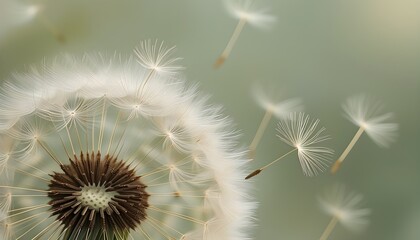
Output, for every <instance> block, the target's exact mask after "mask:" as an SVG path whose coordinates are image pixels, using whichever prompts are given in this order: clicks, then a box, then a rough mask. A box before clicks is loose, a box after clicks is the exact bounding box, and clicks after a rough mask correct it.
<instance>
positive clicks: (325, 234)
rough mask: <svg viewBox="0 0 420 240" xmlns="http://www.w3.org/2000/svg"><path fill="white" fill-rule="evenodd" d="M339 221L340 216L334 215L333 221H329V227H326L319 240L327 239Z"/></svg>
mask: <svg viewBox="0 0 420 240" xmlns="http://www.w3.org/2000/svg"><path fill="white" fill-rule="evenodd" d="M337 223H338V218H337V217H335V216H334V217H333V218H332V219H331V221H330V222H329V223H328V225H327V227H326V228H325V230H324V232H323V233H322V235H321V237H320V238H319V240H327V239H328V237H329V236H330V235H331V233H332V231H333V230H334V228H335V226H336V225H337Z"/></svg>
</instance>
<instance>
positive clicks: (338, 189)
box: [318, 184, 371, 239]
mask: <svg viewBox="0 0 420 240" xmlns="http://www.w3.org/2000/svg"><path fill="white" fill-rule="evenodd" d="M318 201H319V204H320V206H321V208H322V210H323V211H324V212H325V213H326V214H328V215H330V216H331V217H332V219H331V221H330V223H329V224H328V226H327V228H326V229H325V231H324V233H323V234H322V237H321V239H327V238H328V236H329V235H330V234H331V232H332V230H333V229H334V227H335V225H336V224H337V223H340V224H342V225H343V226H344V227H346V228H348V229H350V230H352V231H360V230H362V229H363V228H365V227H366V226H367V225H368V224H369V220H368V216H369V215H370V213H371V210H370V209H368V208H364V207H363V202H364V200H363V195H361V194H359V193H356V192H348V191H347V189H346V187H345V186H344V185H341V184H336V185H334V186H333V187H332V188H331V189H329V190H328V191H327V192H326V193H325V194H324V195H323V196H320V197H318Z"/></svg>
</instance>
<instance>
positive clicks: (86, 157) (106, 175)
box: [48, 152, 149, 239]
mask: <svg viewBox="0 0 420 240" xmlns="http://www.w3.org/2000/svg"><path fill="white" fill-rule="evenodd" d="M61 169H62V170H63V172H62V173H54V174H52V175H51V182H50V184H49V193H48V196H49V197H50V198H51V201H50V202H49V204H50V205H51V211H52V215H56V216H57V219H58V220H60V221H61V223H62V224H63V225H64V227H65V229H66V234H67V235H66V239H85V238H89V239H95V238H101V237H102V236H106V235H108V236H109V234H117V232H118V234H121V232H127V231H129V230H130V229H135V228H136V227H138V226H139V225H140V224H141V222H142V221H143V220H144V219H146V209H147V208H148V206H149V204H148V202H147V200H148V197H149V194H147V192H146V191H145V188H146V185H144V184H143V183H142V182H141V181H140V176H137V175H136V173H135V170H134V169H132V168H130V167H129V166H128V165H127V164H125V163H124V162H123V161H121V160H117V159H116V158H114V157H112V156H109V155H106V156H105V157H103V158H102V157H101V154H100V153H99V152H98V153H97V154H94V153H91V154H83V153H81V154H80V157H77V156H74V159H70V164H67V165H61ZM92 229H102V230H101V231H100V232H98V231H93V230H92ZM76 233H77V235H75V234H76ZM92 234H96V235H95V236H93V235H92Z"/></svg>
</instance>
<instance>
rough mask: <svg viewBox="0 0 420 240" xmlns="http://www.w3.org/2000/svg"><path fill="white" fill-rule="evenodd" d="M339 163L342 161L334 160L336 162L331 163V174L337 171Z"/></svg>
mask: <svg viewBox="0 0 420 240" xmlns="http://www.w3.org/2000/svg"><path fill="white" fill-rule="evenodd" d="M341 163H342V162H341V161H336V162H335V163H334V164H333V165H332V167H331V173H332V174H335V173H337V171H338V169H340V166H341Z"/></svg>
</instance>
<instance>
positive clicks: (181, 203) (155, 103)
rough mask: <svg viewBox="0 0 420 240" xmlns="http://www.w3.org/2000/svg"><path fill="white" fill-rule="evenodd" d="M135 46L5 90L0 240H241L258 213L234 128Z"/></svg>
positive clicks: (0, 126) (156, 47)
mask: <svg viewBox="0 0 420 240" xmlns="http://www.w3.org/2000/svg"><path fill="white" fill-rule="evenodd" d="M141 46H142V47H141V48H143V50H141V51H136V54H137V55H138V58H133V57H128V58H126V59H125V58H123V57H121V56H117V55H116V56H111V57H106V56H103V55H96V56H94V55H86V56H84V57H82V58H74V57H71V56H64V57H61V58H57V59H56V60H55V61H54V62H53V63H49V64H44V66H43V67H41V68H33V69H32V70H31V71H29V72H27V73H23V74H14V75H13V76H12V77H11V79H9V80H8V81H6V82H5V83H4V84H3V86H2V89H1V91H0V138H1V140H2V143H3V141H5V142H7V143H8V144H7V145H4V146H2V147H1V148H0V172H3V173H4V172H7V173H9V174H1V177H0V180H1V185H0V193H1V194H2V196H1V197H0V201H1V202H0V216H1V219H0V225H1V226H0V234H1V238H2V239H32V238H36V239H38V238H39V239H51V238H52V239H85V238H87V239H156V240H157V239H182V240H203V239H206V240H219V239H226V240H243V239H249V234H248V229H249V228H250V227H251V225H252V224H253V211H254V209H255V207H256V206H255V203H254V202H252V201H251V200H250V196H249V195H248V187H249V186H248V184H247V183H244V181H243V178H244V167H245V163H246V161H245V156H244V151H241V150H240V148H238V147H237V145H236V134H235V131H233V130H232V125H231V122H230V121H229V120H228V119H227V118H225V117H223V115H222V114H221V111H220V108H219V107H215V106H212V105H210V104H208V103H207V102H208V101H207V99H208V98H207V96H205V97H202V95H201V94H200V93H198V92H197V90H196V87H188V86H187V85H186V84H185V82H184V81H183V80H182V79H180V78H179V76H178V74H175V73H176V72H177V71H178V70H179V69H180V68H179V67H174V65H172V63H174V62H175V61H174V59H173V58H162V56H169V55H170V54H171V53H172V51H173V49H172V48H165V47H164V46H163V45H160V43H157V42H155V43H154V44H150V42H149V43H148V42H146V43H142V44H141ZM147 48H150V49H147ZM162 51H163V53H162ZM143 53H145V54H146V55H145V56H143V55H142V54H143ZM139 55H140V56H142V57H143V59H142V57H140V56H139ZM144 59H148V61H150V62H155V63H157V64H158V66H155V67H154V68H150V67H147V66H145V65H144V64H140V63H139V61H140V62H143V63H144V62H145V60H144ZM159 59H160V60H159ZM156 69H159V70H165V71H166V70H167V71H168V72H170V73H171V74H169V75H167V74H160V73H159V71H156ZM94 159H96V160H94ZM109 159H111V160H109ZM112 159H114V160H112ZM113 166H115V167H113ZM117 166H119V167H117ZM125 182H127V183H125ZM123 183H124V184H123ZM89 189H94V190H95V189H96V190H97V192H95V193H93V190H92V191H90V190H89ZM116 189H117V190H116ZM90 198H92V201H93V202H92V203H89V201H88V200H86V199H90ZM10 199H13V201H12V202H10V201H9V200H10ZM103 201H104V202H103ZM104 204H105V205H104ZM107 204H108V205H107ZM98 206H99V207H98ZM134 213H136V214H134ZM73 221H75V222H77V224H72V222H73ZM75 222H73V223H75ZM109 223H113V224H109Z"/></svg>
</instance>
